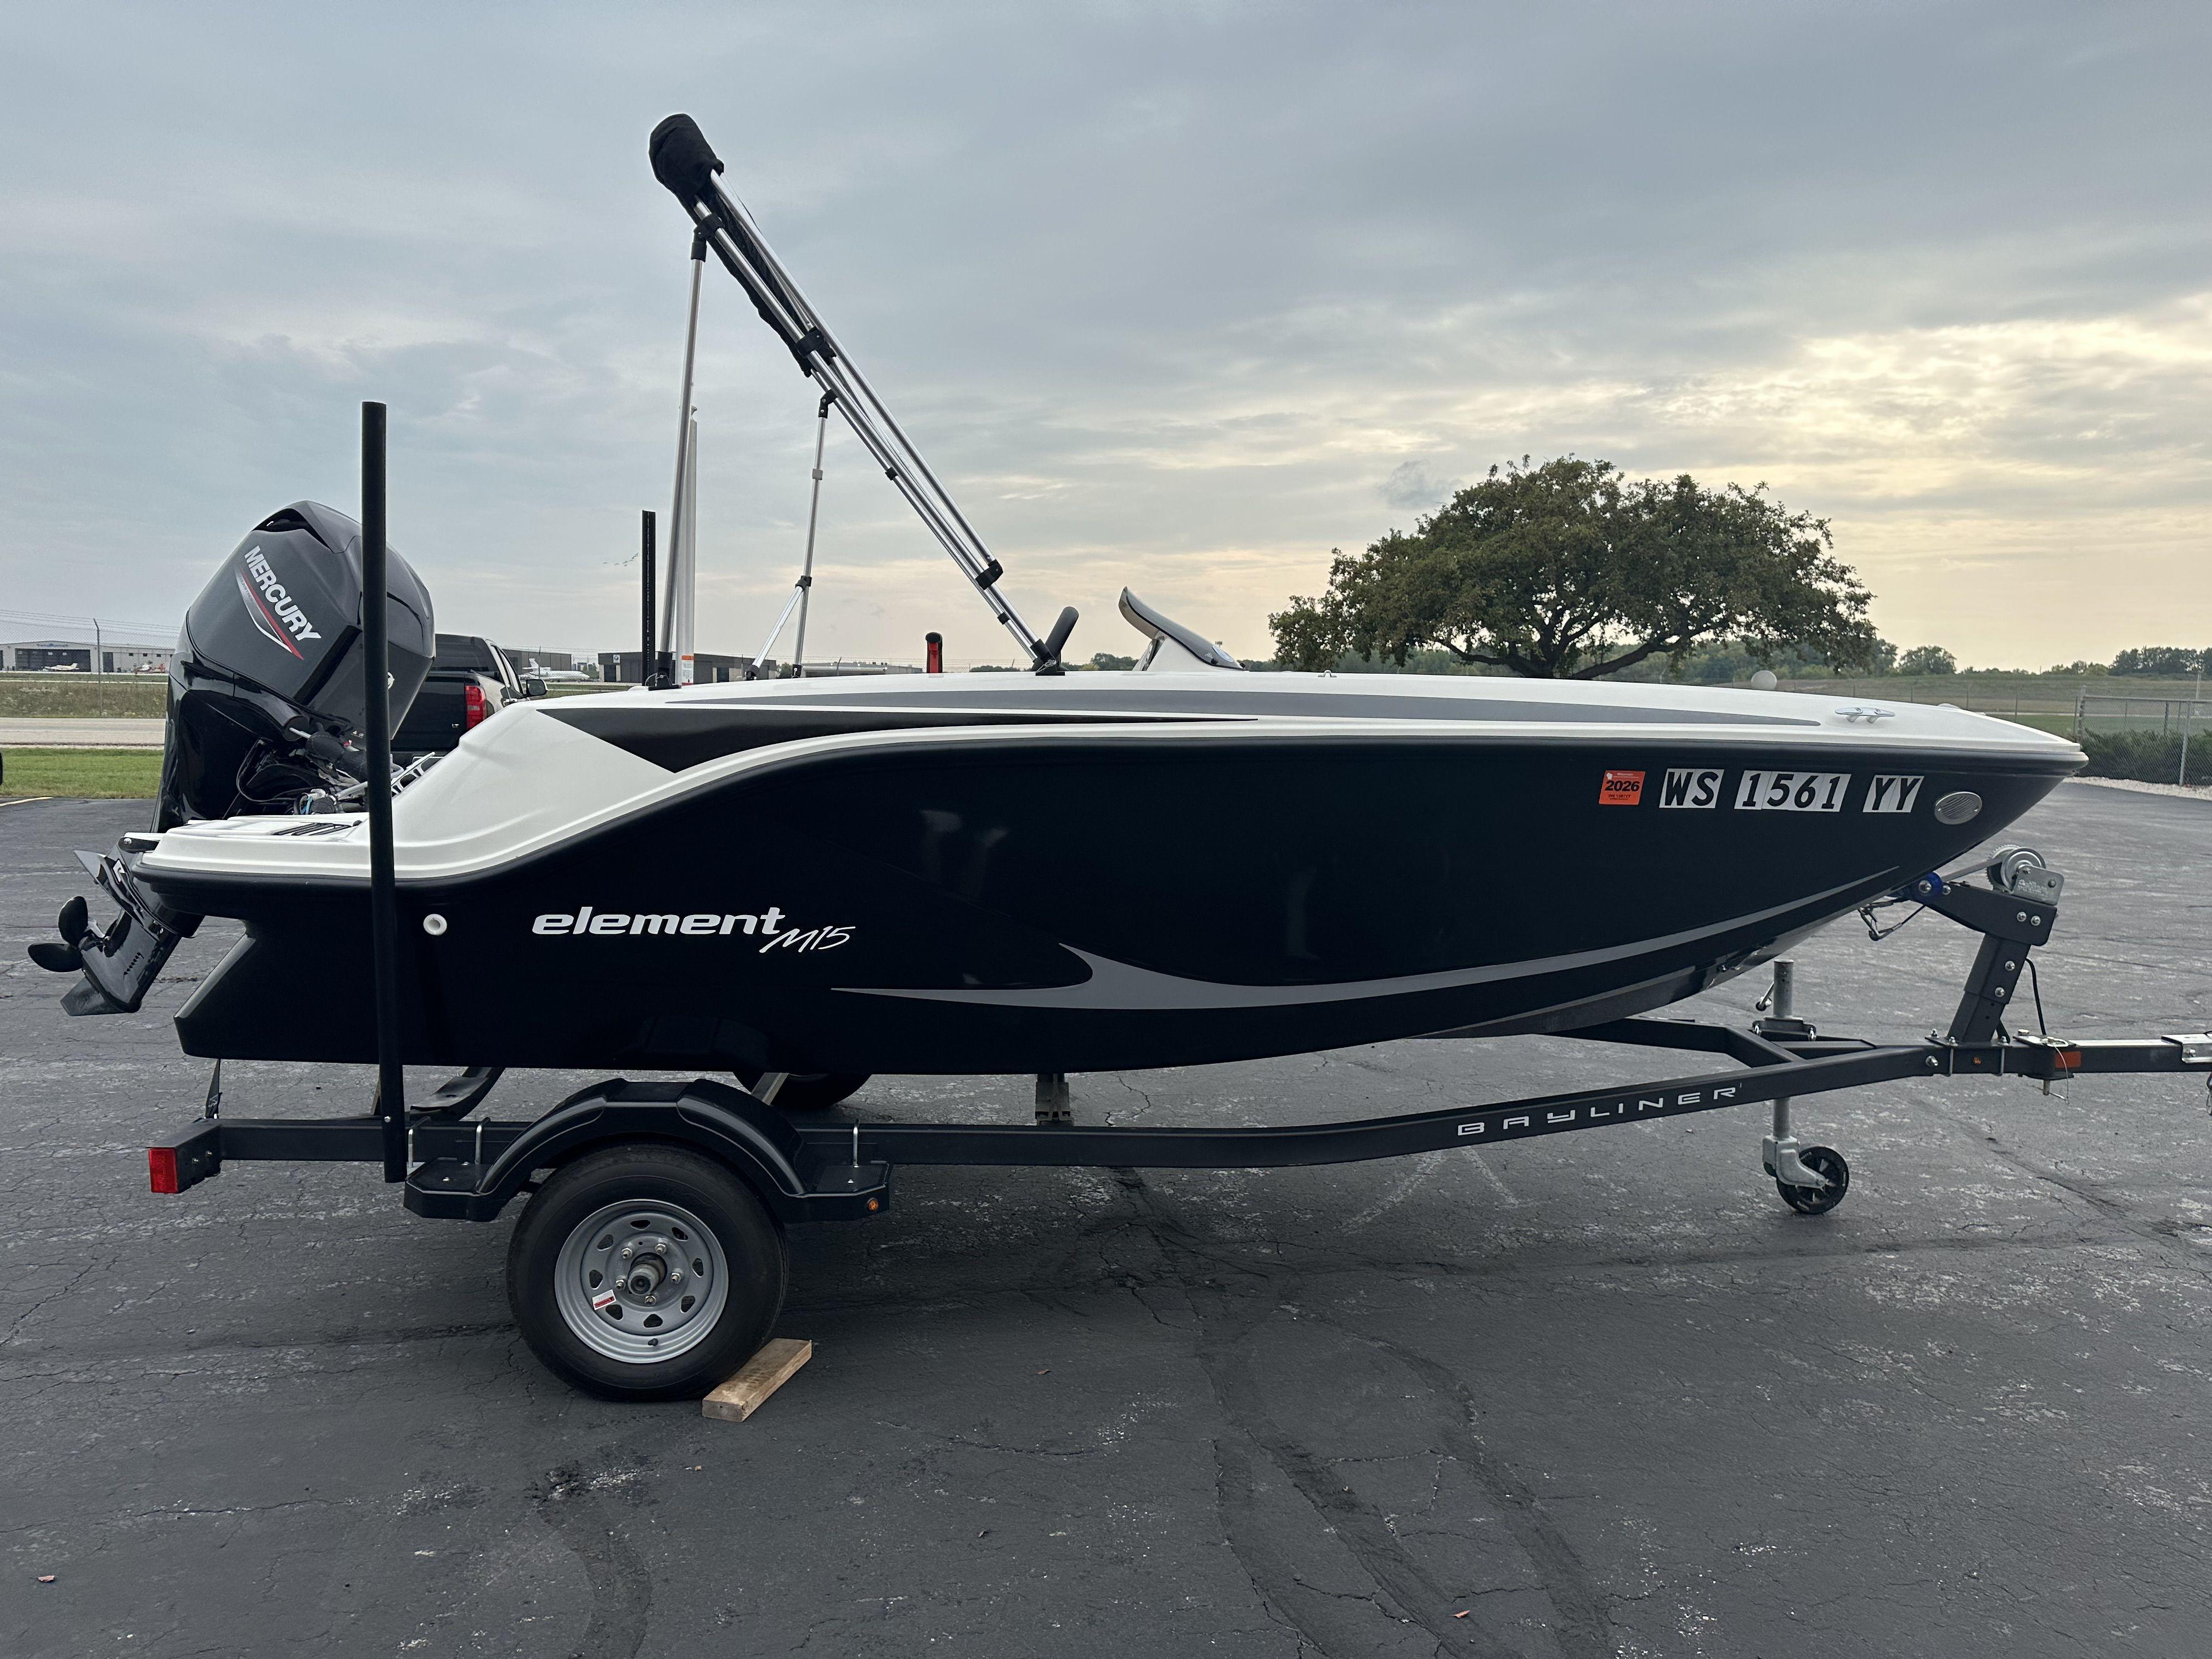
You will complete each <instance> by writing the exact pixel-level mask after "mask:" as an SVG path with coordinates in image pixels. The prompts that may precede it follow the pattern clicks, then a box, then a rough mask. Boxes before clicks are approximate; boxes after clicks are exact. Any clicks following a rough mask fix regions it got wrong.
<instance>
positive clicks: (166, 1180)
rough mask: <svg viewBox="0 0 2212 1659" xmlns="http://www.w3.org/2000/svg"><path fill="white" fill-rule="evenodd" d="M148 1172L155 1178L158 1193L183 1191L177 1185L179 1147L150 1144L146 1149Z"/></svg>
mask: <svg viewBox="0 0 2212 1659" xmlns="http://www.w3.org/2000/svg"><path fill="white" fill-rule="evenodd" d="M146 1173H147V1175H148V1176H150V1177H151V1178H152V1180H153V1183H154V1190H155V1192H157V1193H176V1192H182V1191H183V1190H184V1188H181V1187H179V1186H178V1185H177V1149H176V1148H175V1147H173V1146H149V1147H148V1148H147V1149H146Z"/></svg>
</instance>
